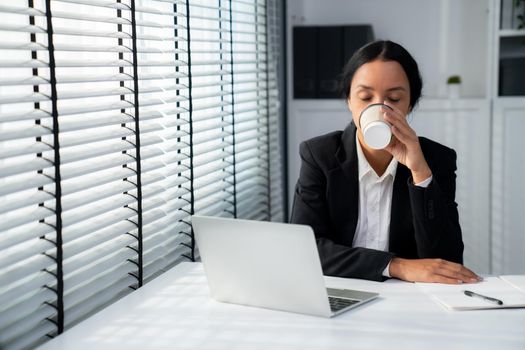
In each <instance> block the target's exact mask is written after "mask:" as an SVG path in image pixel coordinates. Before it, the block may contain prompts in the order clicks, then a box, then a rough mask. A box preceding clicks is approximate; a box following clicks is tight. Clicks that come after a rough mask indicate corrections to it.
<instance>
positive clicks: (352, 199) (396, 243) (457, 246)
mask: <svg viewBox="0 0 525 350" xmlns="http://www.w3.org/2000/svg"><path fill="white" fill-rule="evenodd" d="M355 133H356V127H355V125H354V123H353V122H352V123H350V125H349V126H348V127H347V128H346V129H345V130H344V132H342V131H336V132H332V133H330V134H326V135H323V136H319V137H316V138H313V139H310V140H307V141H304V142H302V143H301V146H300V155H301V160H302V164H301V172H300V175H299V180H298V181H297V185H296V188H295V197H294V203H293V209H292V217H291V222H292V223H296V224H304V225H310V226H311V227H312V228H313V230H314V232H315V236H316V240H317V247H318V250H319V255H320V258H321V264H322V267H323V272H324V274H325V275H329V276H338V277H353V278H364V279H370V280H376V281H382V280H384V279H385V278H384V277H383V276H382V272H383V270H384V269H385V267H386V266H387V264H388V263H389V261H390V260H391V259H392V258H393V257H395V256H397V257H401V258H409V259H410V258H411V259H416V258H441V259H445V260H449V261H454V262H457V263H462V262H463V242H462V239H461V228H460V226H459V218H458V210H457V204H456V202H455V192H456V152H455V151H454V150H452V149H450V148H448V147H445V146H443V145H441V144H439V143H437V142H434V141H431V140H429V139H426V138H424V137H420V138H419V141H420V144H421V148H422V151H423V154H424V156H425V159H426V161H427V163H428V165H429V167H430V169H431V170H432V174H433V179H432V182H431V183H430V185H429V186H428V187H427V188H421V187H417V186H414V185H413V183H412V176H411V173H410V170H409V169H408V168H407V167H406V166H404V165H402V164H401V163H398V166H397V171H396V176H395V179H394V188H393V194H392V209H391V220H390V244H389V251H388V252H384V251H379V250H373V249H367V248H362V247H356V248H352V242H353V239H354V235H355V230H356V225H357V217H358V207H359V198H358V197H359V181H358V167H357V151H356V144H355V142H356V140H355Z"/></svg>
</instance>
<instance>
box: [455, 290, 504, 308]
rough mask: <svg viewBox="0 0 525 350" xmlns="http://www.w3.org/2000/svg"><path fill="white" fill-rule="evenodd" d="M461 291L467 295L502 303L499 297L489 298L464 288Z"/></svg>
mask: <svg viewBox="0 0 525 350" xmlns="http://www.w3.org/2000/svg"><path fill="white" fill-rule="evenodd" d="M463 293H465V295H466V296H468V297H473V298H481V299H483V300H486V301H488V302H491V303H494V304H498V305H503V302H502V301H501V300H499V299H496V298H491V297H488V296H486V295H481V294H478V293H474V292H472V291H470V290H464V291H463Z"/></svg>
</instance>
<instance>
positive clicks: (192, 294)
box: [39, 263, 525, 350]
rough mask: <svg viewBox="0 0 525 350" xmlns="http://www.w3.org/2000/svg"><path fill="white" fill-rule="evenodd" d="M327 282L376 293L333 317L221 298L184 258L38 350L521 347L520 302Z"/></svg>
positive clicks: (524, 319)
mask: <svg viewBox="0 0 525 350" xmlns="http://www.w3.org/2000/svg"><path fill="white" fill-rule="evenodd" d="M326 284H327V286H329V287H336V288H355V289H362V290H369V291H374V292H379V293H380V294H381V296H380V298H378V299H376V300H374V301H372V302H370V303H368V304H365V305H363V306H361V307H359V308H356V309H354V310H350V311H347V312H345V313H343V314H341V315H339V316H337V317H335V318H332V319H325V318H319V317H314V316H307V315H299V314H292V313H286V312H280V311H272V310H265V309H258V308H251V307H242V306H238V305H230V304H223V303H219V302H216V301H214V300H212V299H211V298H210V295H209V290H208V287H207V284H206V279H205V276H204V272H203V270H202V265H201V264H199V263H183V264H180V265H178V266H176V267H174V268H173V269H171V270H169V271H168V272H166V273H164V274H163V275H162V276H159V277H158V278H156V279H155V280H153V281H151V282H150V283H148V284H146V285H145V286H143V287H142V288H140V289H139V290H137V291H135V292H133V293H131V294H130V295H128V296H126V297H125V298H123V299H121V300H119V301H118V302H116V303H115V304H113V305H111V306H109V307H108V308H106V309H104V310H102V311H101V312H99V313H97V314H96V315H94V316H92V317H91V318H89V319H87V320H85V321H84V322H82V323H80V324H78V325H77V326H75V327H73V328H72V329H70V330H68V331H66V332H65V333H64V334H62V335H61V336H59V337H57V338H55V339H53V340H51V341H49V342H47V343H46V344H44V345H43V346H42V347H40V348H39V349H40V350H51V349H53V350H60V349H68V350H70V349H74V350H83V349H86V350H87V349H89V350H92V349H97V350H102V349H112V350H115V349H123V350H132V349H140V350H151V349H192V350H201V349H228V350H231V349H265V350H266V349H301V350H303V349H338V348H345V349H347V348H359V349H391V348H402V347H403V348H405V349H424V350H430V349H440V350H442V349H476V350H479V349H520V350H523V349H525V309H515V310H490V311H446V310H445V309H443V308H442V307H440V306H439V305H438V304H436V303H435V302H434V301H432V300H431V299H430V298H429V297H428V296H427V295H425V294H423V293H422V292H421V291H420V290H419V289H418V287H417V286H416V285H414V284H412V283H406V282H401V281H398V280H389V281H386V282H383V283H378V282H371V281H364V280H355V279H344V278H334V277H326Z"/></svg>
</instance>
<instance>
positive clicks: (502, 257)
mask: <svg viewBox="0 0 525 350" xmlns="http://www.w3.org/2000/svg"><path fill="white" fill-rule="evenodd" d="M492 144H493V148H492V196H491V198H492V225H491V226H492V273H495V274H513V273H515V274H523V273H525V98H498V99H496V101H495V102H494V109H493V134H492Z"/></svg>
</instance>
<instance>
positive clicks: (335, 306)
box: [328, 296, 359, 312]
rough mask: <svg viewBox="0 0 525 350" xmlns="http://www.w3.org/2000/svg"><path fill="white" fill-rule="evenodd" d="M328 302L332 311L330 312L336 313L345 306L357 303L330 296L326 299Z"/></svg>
mask: <svg viewBox="0 0 525 350" xmlns="http://www.w3.org/2000/svg"><path fill="white" fill-rule="evenodd" d="M328 300H329V301H330V309H332V312H337V311H339V310H341V309H344V308H345V307H347V306H350V305H354V304H357V303H358V302H359V300H351V299H342V298H336V297H330V296H329V297H328Z"/></svg>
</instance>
